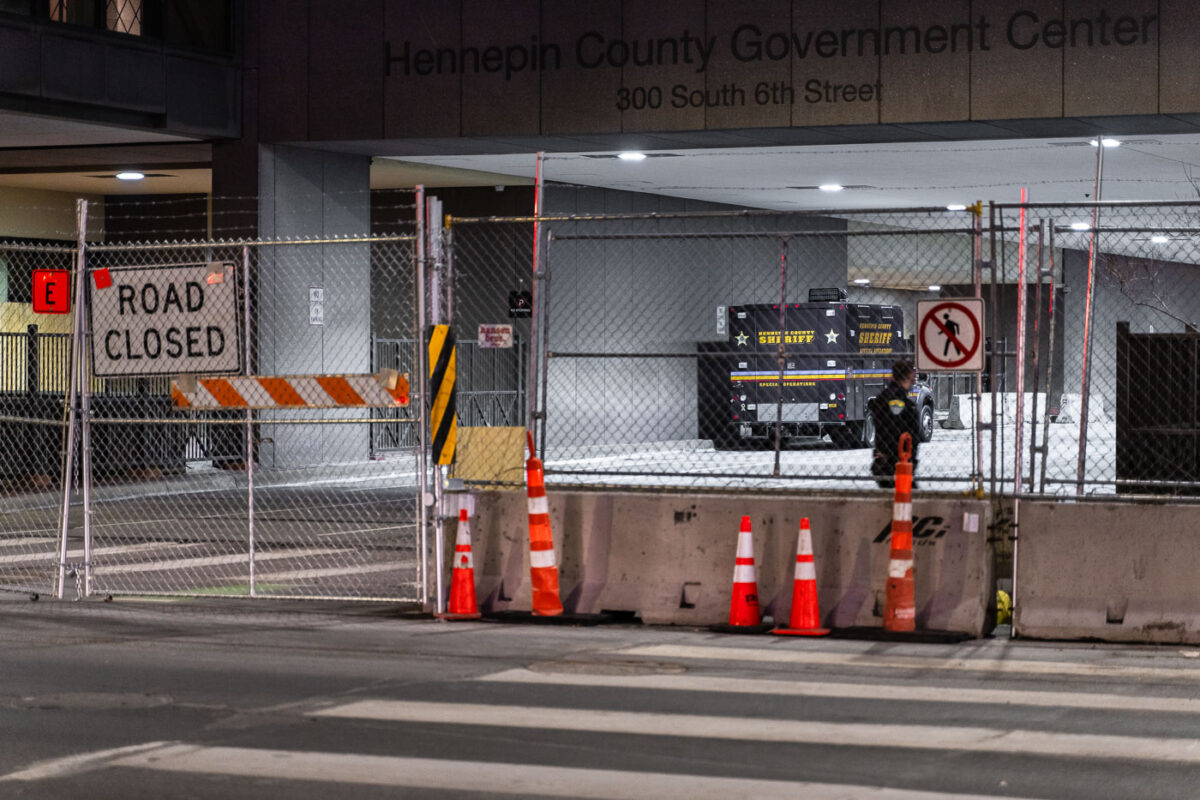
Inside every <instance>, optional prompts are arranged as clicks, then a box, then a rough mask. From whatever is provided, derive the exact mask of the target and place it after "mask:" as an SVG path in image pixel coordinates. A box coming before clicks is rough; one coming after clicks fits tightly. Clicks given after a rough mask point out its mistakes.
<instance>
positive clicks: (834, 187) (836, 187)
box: [817, 183, 846, 192]
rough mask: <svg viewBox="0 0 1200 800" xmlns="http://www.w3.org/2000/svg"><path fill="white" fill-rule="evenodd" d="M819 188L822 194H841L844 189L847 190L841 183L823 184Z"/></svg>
mask: <svg viewBox="0 0 1200 800" xmlns="http://www.w3.org/2000/svg"><path fill="white" fill-rule="evenodd" d="M817 188H818V189H820V190H821V191H822V192H840V191H841V190H842V189H845V188H846V187H845V186H842V185H841V184H840V183H822V184H821V185H820V186H818V187H817Z"/></svg>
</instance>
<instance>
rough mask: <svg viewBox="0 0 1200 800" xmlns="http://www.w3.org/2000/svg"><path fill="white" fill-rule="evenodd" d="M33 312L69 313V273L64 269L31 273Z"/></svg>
mask: <svg viewBox="0 0 1200 800" xmlns="http://www.w3.org/2000/svg"><path fill="white" fill-rule="evenodd" d="M33 311H34V313H35V314H70V313H71V272H70V270H65V269H35V270H34V271H33Z"/></svg>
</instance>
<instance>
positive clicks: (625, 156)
mask: <svg viewBox="0 0 1200 800" xmlns="http://www.w3.org/2000/svg"><path fill="white" fill-rule="evenodd" d="M617 158H619V159H621V160H622V161H645V160H646V154H645V153H638V152H635V151H632V150H630V151H628V152H625V153H617Z"/></svg>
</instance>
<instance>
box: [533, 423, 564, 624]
mask: <svg viewBox="0 0 1200 800" xmlns="http://www.w3.org/2000/svg"><path fill="white" fill-rule="evenodd" d="M525 437H526V442H527V443H528V445H529V460H527V461H526V462H525V481H526V485H527V487H528V489H527V490H528V495H529V577H530V581H531V583H532V585H533V613H534V616H538V617H554V616H558V615H560V614H562V613H563V606H562V601H561V600H559V596H558V562H557V561H555V557H554V535H553V533H552V532H551V530H550V506H549V503H548V502H547V500H546V476H545V472H544V470H543V469H542V460H541V459H540V458H538V457H537V456H536V455H534V450H533V433H532V431H526V432H525Z"/></svg>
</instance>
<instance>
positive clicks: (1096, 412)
mask: <svg viewBox="0 0 1200 800" xmlns="http://www.w3.org/2000/svg"><path fill="white" fill-rule="evenodd" d="M1082 408H1083V396H1082V395H1078V394H1068V393H1064V394H1063V396H1062V400H1061V401H1060V403H1059V409H1058V421H1059V422H1064V423H1074V424H1076V425H1078V424H1079V416H1080V414H1079V412H1080V411H1081V410H1082ZM1111 421H1112V417H1111V416H1110V415H1109V413H1108V411H1107V410H1106V409H1105V408H1104V398H1103V397H1097V396H1096V394H1095V393H1093V394H1092V396H1091V398H1090V399H1089V400H1088V423H1089V424H1090V423H1092V422H1111Z"/></svg>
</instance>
